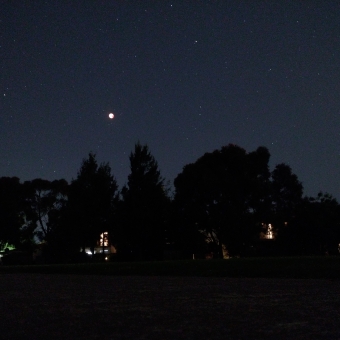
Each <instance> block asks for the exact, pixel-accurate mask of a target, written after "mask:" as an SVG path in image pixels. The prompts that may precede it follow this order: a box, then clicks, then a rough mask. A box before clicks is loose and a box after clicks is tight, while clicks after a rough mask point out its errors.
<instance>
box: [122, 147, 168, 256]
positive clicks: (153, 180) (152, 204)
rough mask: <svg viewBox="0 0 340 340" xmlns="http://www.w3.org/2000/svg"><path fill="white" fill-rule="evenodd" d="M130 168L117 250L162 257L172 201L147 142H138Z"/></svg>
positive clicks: (132, 154) (124, 190)
mask: <svg viewBox="0 0 340 340" xmlns="http://www.w3.org/2000/svg"><path fill="white" fill-rule="evenodd" d="M130 171H131V172H130V174H129V176H128V182H127V185H126V186H124V188H123V189H122V199H123V200H122V204H121V209H120V216H121V218H120V220H121V228H120V234H119V237H118V241H119V245H120V248H118V251H119V249H120V250H121V252H125V253H126V252H129V254H130V258H132V259H138V260H156V259H161V258H162V254H163V249H164V242H165V241H164V231H165V228H166V222H167V209H168V207H169V203H170V202H169V198H168V196H167V191H166V189H165V183H164V178H163V177H162V176H161V174H160V171H159V168H158V164H157V162H156V160H155V158H154V157H153V156H152V155H151V153H150V151H149V148H148V146H147V145H141V144H140V143H139V142H138V143H137V144H136V145H135V149H134V152H131V154H130Z"/></svg>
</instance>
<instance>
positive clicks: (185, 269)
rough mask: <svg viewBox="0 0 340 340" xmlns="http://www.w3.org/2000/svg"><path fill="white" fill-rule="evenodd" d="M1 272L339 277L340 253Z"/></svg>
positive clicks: (10, 268)
mask: <svg viewBox="0 0 340 340" xmlns="http://www.w3.org/2000/svg"><path fill="white" fill-rule="evenodd" d="M1 273H40V274H51V273H53V274H80V275H84V274H86V275H115V276H120V275H129V276H130V275H134V276H135V275H137V276H145V275H146V276H149V275H156V276H203V277H248V278H251V277H256V278H258V277H263V278H312V279H324V278H328V279H340V256H333V257H331V256H323V257H272V258H233V259H229V260H188V261H159V262H109V263H108V262H104V263H103V262H101V263H100V262H99V263H95V262H92V263H84V264H67V265H65V264H60V265H30V266H0V275H1Z"/></svg>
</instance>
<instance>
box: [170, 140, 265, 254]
mask: <svg viewBox="0 0 340 340" xmlns="http://www.w3.org/2000/svg"><path fill="white" fill-rule="evenodd" d="M269 156H270V155H269V152H268V150H267V149H266V148H264V147H261V148H258V149H257V150H256V151H255V152H252V153H250V154H247V153H246V151H245V150H244V149H242V148H240V147H239V146H236V145H232V144H230V145H228V146H225V147H222V148H221V149H220V150H215V151H213V152H212V153H206V154H205V155H203V156H202V157H201V158H199V159H198V160H197V161H196V162H195V163H193V164H189V165H186V166H185V167H184V168H183V171H182V173H180V174H179V175H178V176H177V177H176V179H175V182H174V184H175V188H176V194H175V202H176V205H177V206H178V209H179V213H180V215H181V216H182V226H183V232H182V235H183V236H185V235H186V236H185V241H186V242H188V244H187V245H188V246H189V245H190V243H191V242H192V241H193V240H197V241H198V242H200V243H201V237H200V236H199V235H200V234H204V235H205V237H206V238H207V239H208V240H209V241H211V242H210V243H212V244H213V245H215V251H217V252H218V253H219V255H220V256H222V245H224V246H225V247H226V248H227V250H228V252H229V253H230V254H232V255H233V254H240V253H241V252H242V251H244V249H242V248H245V247H248V246H249V243H250V242H251V241H252V239H253V238H254V237H255V235H256V234H257V233H258V228H257V227H255V223H254V221H253V215H254V212H255V211H256V212H257V213H258V214H259V213H260V211H261V209H260V208H261V204H262V205H263V204H264V203H263V202H264V195H265V191H266V181H268V177H269V171H268V161H269ZM261 200H262V203H261ZM260 203H261V204H260ZM257 225H259V224H257ZM195 242H196V241H195ZM196 246H197V243H196V244H191V251H194V250H195V247H196ZM189 248H190V246H189Z"/></svg>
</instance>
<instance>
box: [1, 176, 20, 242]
mask: <svg viewBox="0 0 340 340" xmlns="http://www.w3.org/2000/svg"><path fill="white" fill-rule="evenodd" d="M23 202H24V199H23V190H22V185H21V183H20V180H19V178H17V177H1V178H0V249H3V248H5V247H6V245H7V244H8V243H10V244H13V245H15V246H19V244H20V239H21V228H22V226H23V225H24V216H23V208H24V205H23Z"/></svg>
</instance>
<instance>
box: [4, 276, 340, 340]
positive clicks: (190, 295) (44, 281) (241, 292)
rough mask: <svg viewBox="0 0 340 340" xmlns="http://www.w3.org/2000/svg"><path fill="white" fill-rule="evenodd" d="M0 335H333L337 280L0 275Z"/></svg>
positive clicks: (338, 330)
mask: <svg viewBox="0 0 340 340" xmlns="http://www.w3.org/2000/svg"><path fill="white" fill-rule="evenodd" d="M0 291H1V293H0V313H1V314H0V315H1V316H0V317H1V319H0V329H1V334H0V338H1V339H24V338H26V339H157V340H158V339H340V326H339V320H340V296H339V292H340V281H339V280H316V279H303V280H301V279H260V278H252V279H247V278H214V277H207V278H202V277H158V276H154V277H153V276H143V277H136V276H98V275H60V274H58V275H57V274H2V275H0Z"/></svg>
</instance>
